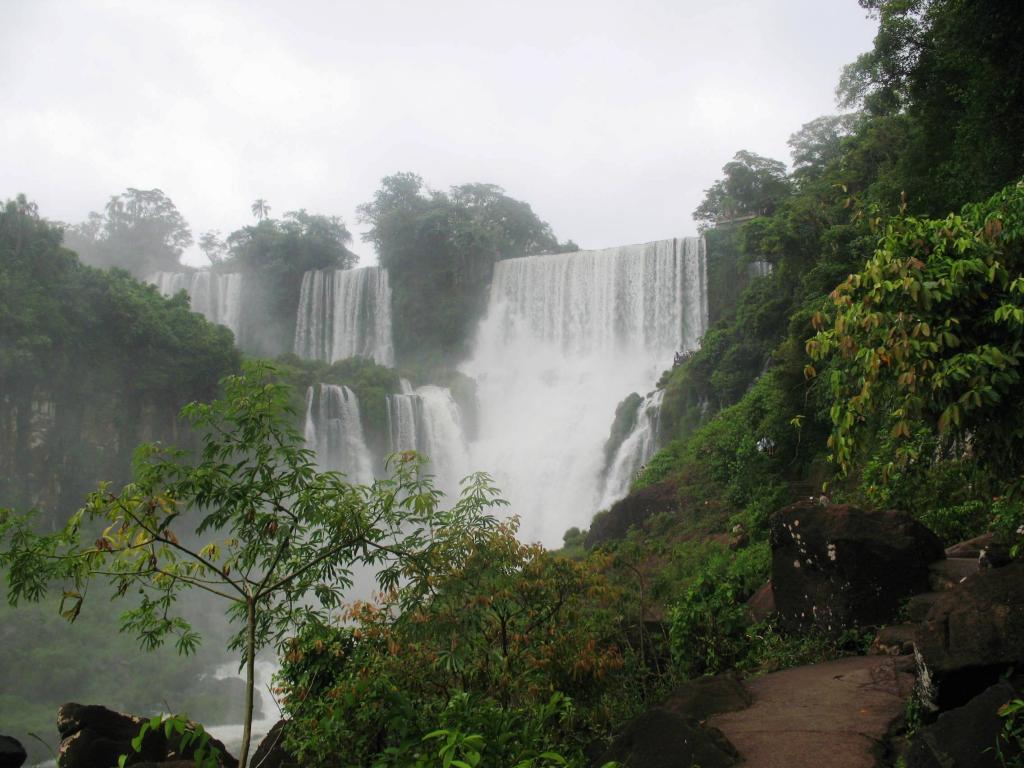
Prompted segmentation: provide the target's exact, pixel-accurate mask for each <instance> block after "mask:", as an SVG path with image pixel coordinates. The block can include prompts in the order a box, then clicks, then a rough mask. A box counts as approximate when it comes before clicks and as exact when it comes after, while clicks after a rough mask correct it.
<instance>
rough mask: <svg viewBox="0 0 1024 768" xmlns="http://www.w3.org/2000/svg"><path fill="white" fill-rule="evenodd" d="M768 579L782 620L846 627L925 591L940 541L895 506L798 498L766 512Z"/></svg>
mask: <svg viewBox="0 0 1024 768" xmlns="http://www.w3.org/2000/svg"><path fill="white" fill-rule="evenodd" d="M770 537H771V546H772V576H771V580H772V587H773V591H774V594H775V605H776V608H777V609H778V612H779V619H780V623H781V625H782V627H783V628H784V629H786V630H788V631H791V632H799V631H803V630H807V629H809V628H811V627H816V628H818V629H820V630H823V631H825V632H827V633H829V634H832V635H837V634H839V633H841V632H843V631H844V630H846V629H850V628H853V627H858V626H866V625H879V624H887V623H889V622H891V621H892V620H893V619H894V618H895V617H896V615H897V613H898V612H899V609H900V605H901V603H902V602H903V601H904V600H905V599H906V598H908V597H910V596H911V595H914V594H917V593H919V592H926V591H928V576H929V571H928V565H929V564H930V563H932V562H934V561H936V560H941V559H942V558H943V556H944V555H943V549H942V543H941V542H940V541H939V539H938V538H937V537H936V536H935V534H933V533H932V532H931V531H929V530H928V529H927V528H925V527H924V526H923V525H921V524H920V523H919V522H917V521H916V520H914V519H912V518H910V517H909V516H907V515H904V514H902V513H900V512H896V511H894V510H893V511H888V512H867V511H862V510H859V509H856V508H855V507H851V506H848V505H845V504H844V505H836V506H827V507H822V506H819V505H818V504H815V503H812V502H801V503H799V504H795V505H793V506H791V507H787V508H786V509H783V510H781V511H780V512H778V513H776V514H775V515H774V516H773V517H772V520H771V533H770Z"/></svg>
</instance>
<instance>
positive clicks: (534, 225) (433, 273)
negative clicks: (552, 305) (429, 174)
mask: <svg viewBox="0 0 1024 768" xmlns="http://www.w3.org/2000/svg"><path fill="white" fill-rule="evenodd" d="M359 215H360V220H361V221H362V222H363V223H365V224H368V225H369V226H370V229H369V231H368V232H367V233H366V235H364V237H365V239H366V240H367V241H368V242H370V243H373V246H374V248H375V250H376V251H377V256H378V260H379V262H380V265H381V266H382V267H386V268H387V269H388V273H389V277H390V281H391V289H392V295H393V297H394V300H393V307H394V314H393V327H394V330H395V345H396V349H395V351H396V353H397V355H398V357H399V359H400V360H402V361H403V363H405V364H420V365H424V364H425V365H427V366H428V367H443V366H444V364H445V363H450V362H452V361H453V360H456V359H458V358H459V357H461V356H462V355H464V354H465V353H466V351H467V349H468V343H469V341H470V338H469V335H470V332H471V330H472V327H473V324H474V322H475V321H476V320H477V319H478V318H479V316H480V315H481V313H482V312H483V309H484V306H485V303H486V298H487V291H486V289H487V286H488V284H489V283H490V279H491V272H492V270H493V267H494V262H495V261H497V260H498V259H506V258H513V257H516V256H526V255H531V254H538V253H552V252H558V251H560V250H577V248H576V246H575V244H573V243H571V242H569V243H565V244H559V242H558V240H557V239H556V238H555V236H554V235H553V234H552V233H551V228H550V227H549V226H548V225H547V224H546V223H545V222H543V221H541V220H540V219H539V218H537V216H536V214H535V213H534V212H533V210H532V209H531V208H530V206H529V205H528V204H526V203H524V202H521V201H519V200H515V199H513V198H511V197H509V196H508V195H506V194H505V192H504V190H502V189H501V187H498V186H495V185H493V184H463V185H461V186H456V187H452V188H451V189H450V190H449V191H448V192H447V193H446V192H439V191H432V190H428V189H425V188H424V185H423V180H422V179H421V178H420V177H419V176H417V175H416V174H413V173H398V174H394V175H392V176H387V177H385V178H384V179H383V180H382V181H381V187H380V189H379V190H377V192H376V194H375V195H374V198H373V200H371V201H370V202H368V203H365V204H363V205H362V206H360V208H359Z"/></svg>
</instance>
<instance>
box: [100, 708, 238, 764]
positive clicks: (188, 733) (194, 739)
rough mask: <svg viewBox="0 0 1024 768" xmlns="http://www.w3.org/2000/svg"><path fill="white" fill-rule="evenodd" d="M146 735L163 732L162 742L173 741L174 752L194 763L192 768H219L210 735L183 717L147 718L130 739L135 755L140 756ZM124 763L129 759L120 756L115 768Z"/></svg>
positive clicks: (218, 757) (126, 756) (216, 753)
mask: <svg viewBox="0 0 1024 768" xmlns="http://www.w3.org/2000/svg"><path fill="white" fill-rule="evenodd" d="M150 731H152V732H154V733H156V732H159V731H163V733H164V738H166V739H168V740H170V739H171V738H172V737H173V738H174V746H175V750H174V751H175V752H178V753H179V754H181V755H182V756H188V759H190V760H193V761H195V764H196V768H219V766H220V757H221V755H220V750H219V749H218V748H217V747H216V746H214V745H213V744H211V743H210V734H208V733H207V732H206V729H205V728H203V726H202V724H201V723H194V722H192V721H191V720H189V719H188V717H186V716H185V715H169V716H167V717H161V716H160V715H156V716H155V717H151V718H150V719H149V720H146V721H145V722H144V723H143V724H142V726H141V727H140V728H139V732H138V734H136V735H135V736H134V737H133V738H132V741H131V745H132V749H133V750H134V751H135V752H136V753H139V752H142V748H143V747H142V745H143V743H144V742H145V740H146V734H147V733H149V732H150ZM128 759H129V755H121V756H120V757H119V758H118V760H117V768H124V767H125V765H126V764H127V763H128Z"/></svg>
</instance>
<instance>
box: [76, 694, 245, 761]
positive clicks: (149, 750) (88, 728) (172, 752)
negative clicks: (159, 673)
mask: <svg viewBox="0 0 1024 768" xmlns="http://www.w3.org/2000/svg"><path fill="white" fill-rule="evenodd" d="M146 719H147V718H143V717H138V716H137V715H126V714H124V713H122V712H115V711H114V710H111V709H107V708H106V707H103V706H99V705H97V704H74V703H71V704H64V705H62V706H61V707H60V709H59V710H58V711H57V730H58V732H59V733H60V738H61V742H60V747H59V751H58V757H57V764H58V766H60V768H97V766H112V765H117V761H118V758H120V756H121V755H127V756H128V759H127V760H126V764H127V765H139V764H145V763H164V762H167V761H175V760H181V759H186V760H187V759H191V758H192V756H193V755H194V752H195V746H196V745H191V746H190V747H188V748H186V749H181V748H180V739H179V737H178V736H177V735H176V734H172V735H171V738H170V739H168V738H167V737H166V736H165V735H164V732H163V729H157V730H155V731H149V732H148V733H147V734H146V736H145V738H144V739H143V741H142V749H141V750H139V751H138V752H136V751H135V750H134V749H133V748H132V744H131V741H132V739H133V738H135V736H137V735H138V733H139V729H140V728H141V727H142V724H143V723H144V722H146ZM210 744H211V745H212V746H214V747H216V748H217V749H219V750H220V754H221V759H220V764H221V766H223V768H237V766H238V761H237V760H236V759H235V758H234V757H232V756H231V755H230V754H229V753H228V751H227V748H226V747H225V746H224V744H223V743H222V742H220V741H218V740H217V739H214V738H211V739H210Z"/></svg>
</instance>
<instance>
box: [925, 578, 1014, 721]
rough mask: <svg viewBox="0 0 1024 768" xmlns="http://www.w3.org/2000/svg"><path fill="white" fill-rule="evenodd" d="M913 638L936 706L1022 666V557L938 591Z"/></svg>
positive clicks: (960, 700)
mask: <svg viewBox="0 0 1024 768" xmlns="http://www.w3.org/2000/svg"><path fill="white" fill-rule="evenodd" d="M915 642H916V645H917V653H918V657H919V659H920V663H921V665H922V677H923V678H925V679H929V680H930V681H931V683H932V685H933V686H934V687H935V690H936V693H935V702H936V704H937V705H938V707H939V708H940V709H947V708H949V707H955V706H960V705H962V704H964V703H966V702H967V701H968V700H969V699H970V698H971V697H973V696H975V695H977V694H978V693H980V692H981V691H982V690H984V689H985V688H986V687H987V686H989V685H991V684H993V683H995V682H996V680H997V679H998V678H999V676H1000V675H1001V674H1002V673H1003V672H1004V671H1005V670H1007V669H1009V668H1010V667H1016V668H1024V563H1014V564H1011V565H1008V566H1006V567H1004V568H997V569H994V570H986V571H981V572H979V573H976V574H974V575H972V576H969V577H967V578H966V579H965V580H964V581H963V582H962V583H961V584H958V585H956V586H955V587H954V588H952V589H950V590H949V591H947V592H944V593H942V594H941V595H939V596H938V597H937V598H936V599H935V601H934V602H933V603H932V606H931V609H930V610H929V612H928V615H927V618H926V619H925V622H924V623H923V624H922V625H921V626H920V627H919V628H918V631H917V634H916V636H915Z"/></svg>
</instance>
